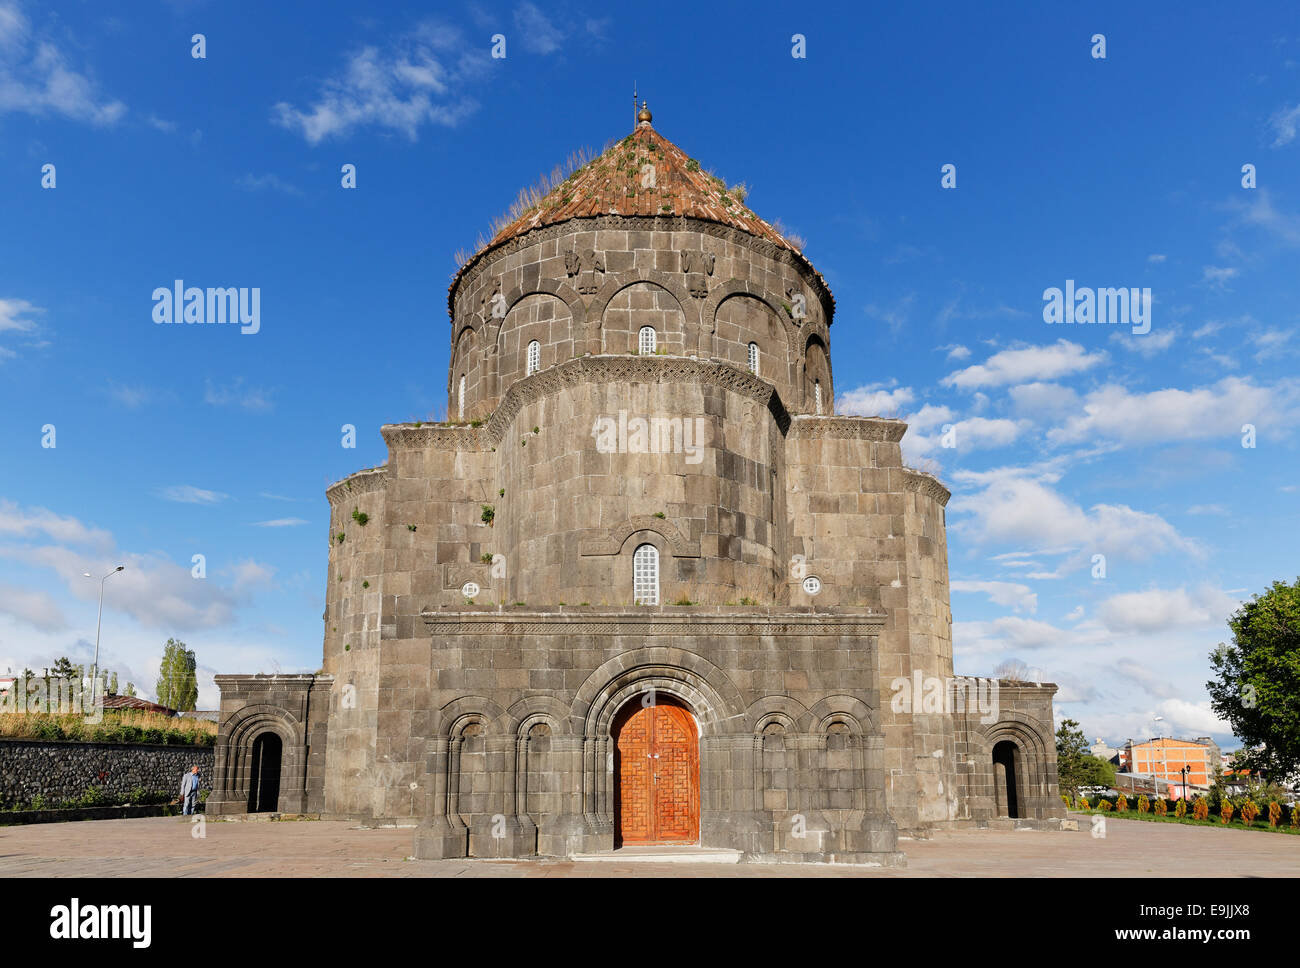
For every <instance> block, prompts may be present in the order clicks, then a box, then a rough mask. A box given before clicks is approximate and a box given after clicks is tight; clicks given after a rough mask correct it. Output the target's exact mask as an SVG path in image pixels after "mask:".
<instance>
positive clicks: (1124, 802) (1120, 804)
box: [1115, 793, 1128, 811]
mask: <svg viewBox="0 0 1300 968" xmlns="http://www.w3.org/2000/svg"><path fill="white" fill-rule="evenodd" d="M1115 809H1116V810H1117V811H1119V810H1127V809H1128V797H1126V796H1124V794H1122V793H1121V794H1120V795H1119V799H1118V800H1116V801H1115Z"/></svg>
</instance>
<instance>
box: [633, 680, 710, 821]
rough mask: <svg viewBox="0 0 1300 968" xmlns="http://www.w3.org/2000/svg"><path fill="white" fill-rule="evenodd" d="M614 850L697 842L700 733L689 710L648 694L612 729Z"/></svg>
mask: <svg viewBox="0 0 1300 968" xmlns="http://www.w3.org/2000/svg"><path fill="white" fill-rule="evenodd" d="M612 734H613V739H614V846H616V847H621V846H624V845H635V844H673V843H685V844H693V843H698V842H699V839H700V734H699V729H698V728H697V727H696V724H695V717H693V716H692V715H691V713H690V711H689V710H688V709H687V708H686V706H685V705H684V704H683V703H681V702H680V701H679V700H677V699H676V698H674V697H673V696H669V695H666V694H663V693H650V694H649V699H648V700H647V699H646V697H645V696H636V697H634V698H632V699H630V700H629V701H628V702H627V703H626V704H625V705H624V706H623V708H622V709H620V710H619V712H618V715H617V716H616V717H615V718H614V724H613V730H612Z"/></svg>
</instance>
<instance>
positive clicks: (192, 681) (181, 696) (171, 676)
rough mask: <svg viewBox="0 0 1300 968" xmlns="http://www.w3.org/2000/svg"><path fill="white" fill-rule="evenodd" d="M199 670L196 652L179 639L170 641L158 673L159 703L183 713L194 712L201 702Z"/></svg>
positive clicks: (166, 646)
mask: <svg viewBox="0 0 1300 968" xmlns="http://www.w3.org/2000/svg"><path fill="white" fill-rule="evenodd" d="M197 670H198V661H197V660H196V659H195V657H194V651H193V650H192V649H188V648H186V646H185V643H184V642H182V641H180V640H179V639H168V640H167V644H166V645H165V646H163V658H162V668H161V669H160V670H159V672H158V688H157V690H156V692H157V694H158V702H160V703H162V704H163V705H164V706H170V707H171V708H172V709H176V710H180V711H182V712H184V711H188V710H192V709H193V708H194V706H195V704H196V703H197V702H198V700H199V682H198V672H197Z"/></svg>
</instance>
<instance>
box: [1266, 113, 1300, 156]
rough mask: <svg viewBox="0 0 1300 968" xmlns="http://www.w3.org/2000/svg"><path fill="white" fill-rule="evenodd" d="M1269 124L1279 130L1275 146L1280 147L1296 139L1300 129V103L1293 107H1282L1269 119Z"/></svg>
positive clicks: (1274, 142) (1274, 141) (1276, 130)
mask: <svg viewBox="0 0 1300 968" xmlns="http://www.w3.org/2000/svg"><path fill="white" fill-rule="evenodd" d="M1268 123H1269V125H1271V126H1272V128H1273V130H1274V131H1275V132H1277V137H1276V138H1274V139H1273V147H1274V148H1280V147H1282V145H1287V144H1290V143H1291V142H1292V141H1294V140H1295V136H1296V130H1297V129H1300V104H1297V105H1296V106H1295V107H1293V108H1282V109H1280V110H1279V111H1278V112H1277V113H1276V114H1274V115H1273V116H1272V117H1271V118H1269V119H1268Z"/></svg>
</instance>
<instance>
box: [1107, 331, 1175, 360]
mask: <svg viewBox="0 0 1300 968" xmlns="http://www.w3.org/2000/svg"><path fill="white" fill-rule="evenodd" d="M1176 335H1177V330H1176V329H1175V328H1174V327H1172V326H1169V327H1166V328H1164V329H1157V330H1153V331H1151V332H1149V333H1141V334H1138V333H1130V332H1123V333H1121V332H1118V331H1116V332H1112V333H1111V334H1110V339H1111V342H1113V343H1116V344H1118V345H1119V346H1120V347H1122V348H1123V349H1126V350H1128V351H1129V352H1130V353H1140V354H1141V355H1143V356H1147V357H1151V356H1155V355H1156V354H1157V353H1162V352H1164V351H1165V350H1167V349H1169V347H1171V346H1173V345H1174V337H1175V336H1176Z"/></svg>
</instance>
